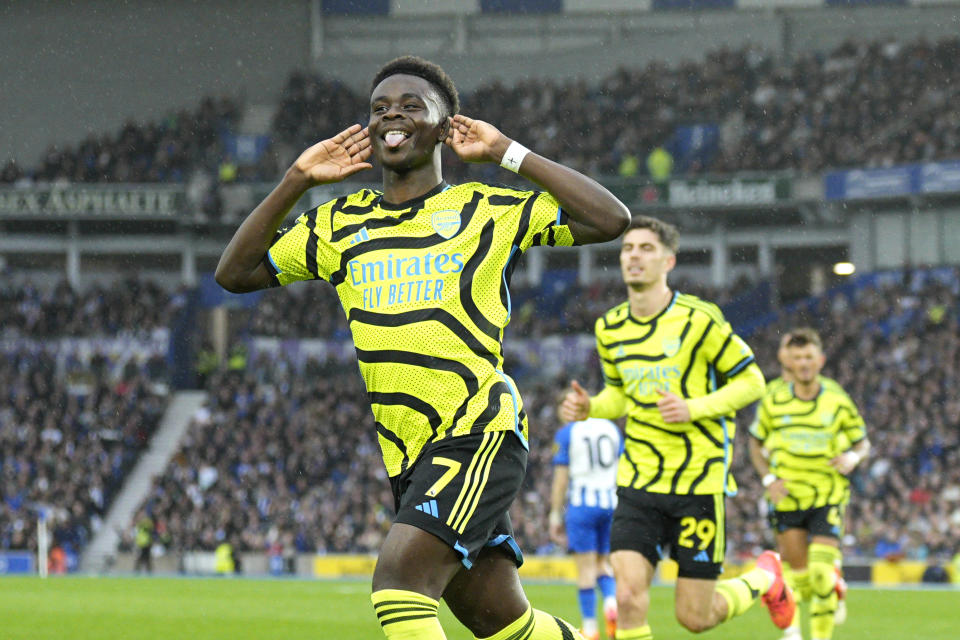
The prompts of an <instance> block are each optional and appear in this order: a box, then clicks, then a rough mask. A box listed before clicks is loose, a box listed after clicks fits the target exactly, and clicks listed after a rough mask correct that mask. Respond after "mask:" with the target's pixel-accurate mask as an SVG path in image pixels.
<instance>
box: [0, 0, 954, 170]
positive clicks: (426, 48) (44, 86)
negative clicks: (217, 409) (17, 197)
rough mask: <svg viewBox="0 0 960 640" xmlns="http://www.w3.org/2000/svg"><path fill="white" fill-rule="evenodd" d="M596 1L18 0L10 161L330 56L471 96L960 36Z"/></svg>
mask: <svg viewBox="0 0 960 640" xmlns="http://www.w3.org/2000/svg"><path fill="white" fill-rule="evenodd" d="M429 4H430V5H431V6H432V5H436V6H437V7H441V6H443V3H440V2H435V1H434V0H431V1H430V3H429ZM620 4H621V3H619V2H613V1H611V2H604V3H603V4H601V5H596V6H598V7H617V6H620ZM581 5H582V6H581ZM411 6H412V5H411ZM586 6H588V5H587V4H584V3H580V4H579V5H578V7H577V11H576V12H575V14H570V13H568V14H565V15H562V14H557V15H526V16H522V15H464V14H463V13H460V14H456V13H451V12H450V11H449V10H444V11H443V13H442V14H433V15H423V14H420V13H410V12H398V13H397V14H396V15H395V16H393V17H375V18H370V17H365V18H356V17H326V18H322V17H320V16H318V15H314V14H312V13H311V2H310V0H297V1H296V2H288V3H284V4H283V5H282V6H279V5H278V3H273V2H268V1H267V0H248V1H247V2H242V3H237V2H226V0H208V1H206V2H203V3H196V2H191V1H189V0H169V1H167V2H162V1H161V0H141V1H140V2H136V3H133V2H130V3H116V2H111V1H110V0H87V1H85V2H82V3H70V4H67V3H63V2H56V1H55V0H9V1H8V2H4V3H0V61H2V64H0V114H2V116H3V126H0V163H2V162H5V161H6V160H7V159H8V158H15V159H17V160H18V161H19V162H20V163H21V164H23V165H25V166H33V165H35V164H36V163H37V162H38V160H39V159H40V157H41V155H42V153H43V151H44V149H45V148H46V147H47V146H48V145H49V144H51V143H68V144H72V143H75V142H77V141H79V140H81V139H82V138H84V137H86V136H87V135H89V134H91V133H98V134H99V133H112V132H115V131H116V130H117V129H118V128H119V126H120V125H121V123H122V122H123V121H124V120H125V119H127V118H135V119H137V120H140V121H145V120H146V121H149V120H153V119H158V118H160V117H162V116H163V115H165V114H166V113H168V112H169V111H171V110H173V109H177V108H191V107H194V106H196V104H197V103H198V101H199V99H200V98H201V97H202V96H205V95H210V94H213V95H218V94H230V95H242V96H245V97H246V98H247V100H248V101H249V102H251V103H254V104H262V103H273V102H275V101H276V99H277V95H278V92H279V90H280V89H281V87H282V85H283V83H284V81H285V79H286V77H287V75H288V74H289V72H290V71H291V70H292V69H295V68H305V67H308V66H310V65H311V64H312V63H313V62H314V60H316V64H315V66H316V68H317V69H319V70H320V71H322V72H324V73H327V74H329V75H332V76H336V77H339V78H341V79H343V80H345V81H346V82H348V83H350V84H351V85H352V86H354V87H356V88H357V89H358V90H366V88H367V83H368V81H369V78H370V77H371V75H372V73H373V71H374V69H376V68H377V67H378V66H379V65H380V64H382V63H383V62H384V61H385V60H386V59H388V58H390V57H392V56H394V55H398V54H401V53H416V54H420V55H426V56H429V57H432V58H435V59H437V60H438V61H439V62H441V63H443V65H444V66H445V67H446V68H447V69H448V70H449V71H450V72H451V74H452V75H453V77H454V79H455V80H456V81H457V83H458V84H459V86H460V87H461V89H463V90H470V89H472V88H473V87H475V86H477V85H478V84H480V83H482V82H484V81H485V80H487V79H489V78H490V77H491V76H496V77H499V78H502V79H504V80H506V81H507V82H516V81H520V80H522V79H524V78H527V77H531V76H536V77H549V78H561V77H569V76H571V75H576V76H581V77H586V78H587V79H592V78H596V77H598V76H602V75H604V74H607V73H610V72H611V71H612V70H614V69H615V68H617V67H618V66H621V65H629V66H640V65H643V64H645V63H647V62H649V61H650V60H653V59H662V60H667V61H670V62H677V61H679V60H683V59H698V58H701V57H702V56H703V55H704V54H705V53H706V52H708V51H711V50H714V49H716V48H718V47H721V46H731V47H737V46H741V45H744V44H747V43H752V44H755V45H758V46H760V47H763V48H765V49H769V50H773V51H780V52H784V53H786V54H787V55H790V54H791V53H793V52H796V51H801V50H806V49H810V48H814V49H823V48H829V47H833V46H835V45H836V44H837V43H838V42H840V41H841V40H843V39H844V38H847V37H861V38H862V37H869V38H871V39H876V38H885V37H894V36H895V37H897V38H901V39H911V38H915V37H917V36H919V35H926V36H929V37H932V38H935V37H940V36H943V35H953V34H955V33H957V31H958V30H960V22H958V12H957V11H956V7H928V8H917V7H889V8H851V9H798V10H790V11H783V10H754V11H748V10H742V11H695V12H681V11H669V12H657V13H646V12H641V11H624V10H616V9H610V10H605V11H597V10H594V11H586V10H584V8H585V7H586ZM440 10H441V9H437V11H440Z"/></svg>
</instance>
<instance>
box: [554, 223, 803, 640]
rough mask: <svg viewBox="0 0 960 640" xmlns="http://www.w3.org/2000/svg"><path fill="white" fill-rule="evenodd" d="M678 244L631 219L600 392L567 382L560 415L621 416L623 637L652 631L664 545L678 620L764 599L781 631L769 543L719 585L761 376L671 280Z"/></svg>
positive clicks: (700, 304) (616, 561)
mask: <svg viewBox="0 0 960 640" xmlns="http://www.w3.org/2000/svg"><path fill="white" fill-rule="evenodd" d="M677 244H678V233H677V230H676V228H674V227H673V226H672V225H669V224H666V223H664V222H662V221H660V220H656V219H654V218H647V217H639V218H634V220H633V221H632V222H631V224H630V226H629V227H628V230H627V233H626V234H625V235H624V237H623V244H622V246H621V250H620V268H621V272H622V275H623V280H624V283H625V284H626V285H627V296H628V299H627V301H626V302H624V303H622V304H620V305H618V306H616V307H614V308H613V309H611V310H610V311H608V312H607V313H606V314H605V315H604V316H603V317H601V318H599V319H598V320H597V324H596V335H597V351H598V353H599V355H600V361H601V363H602V366H603V375H604V383H605V384H604V388H603V391H601V392H600V393H599V394H598V395H596V396H593V397H590V396H589V395H588V394H587V393H586V391H585V390H584V389H583V388H582V387H580V385H579V384H577V383H576V381H574V382H573V383H572V386H573V391H571V392H570V393H568V394H567V397H566V399H565V400H564V403H563V405H562V406H561V417H563V419H565V420H583V419H585V418H586V417H587V416H590V417H597V418H611V419H615V418H619V417H621V416H624V415H626V416H627V425H626V431H625V434H626V447H625V450H624V454H623V456H621V458H620V462H619V468H618V472H617V484H618V485H619V488H618V491H617V496H618V502H617V508H616V512H615V514H614V519H613V528H612V532H611V551H612V554H611V560H612V563H613V570H614V577H615V578H616V581H617V606H618V621H617V638H618V640H649V639H650V638H652V637H653V634H652V631H651V630H650V625H649V624H648V623H647V610H648V608H649V604H650V593H649V590H650V583H651V581H652V580H653V574H654V570H655V568H656V565H657V563H658V562H659V560H660V558H661V557H662V556H663V555H664V554H666V553H668V552H669V554H670V556H671V557H673V559H675V560H676V561H677V563H678V564H679V578H678V580H677V590H676V615H677V619H678V620H679V621H680V624H682V625H683V626H684V627H686V628H687V629H689V630H691V631H704V630H706V629H710V628H712V627H714V626H716V625H718V624H720V623H721V622H724V621H726V620H729V619H730V618H732V617H734V616H736V615H739V614H741V613H743V612H744V611H746V610H747V608H749V607H750V606H751V605H752V604H753V602H754V601H755V600H757V599H758V598H759V597H761V596H763V598H764V602H765V603H766V604H767V606H768V608H769V609H770V613H771V616H772V617H773V619H774V622H775V623H776V624H777V625H778V626H780V627H781V628H783V627H786V626H787V625H788V624H789V622H790V620H791V619H792V617H793V612H794V609H795V604H794V602H793V597H792V594H791V592H790V590H789V588H787V587H786V585H785V584H784V581H783V576H782V570H781V565H780V560H779V557H778V556H777V554H775V553H773V552H771V551H768V552H764V553H763V554H762V555H761V556H760V558H759V559H758V563H757V564H758V567H757V568H756V569H753V570H751V571H748V572H746V573H745V574H743V575H742V576H740V577H739V578H735V579H732V580H724V581H721V582H717V577H718V576H719V575H720V573H721V571H722V570H723V559H724V552H725V548H726V541H725V529H724V525H725V522H724V498H725V496H726V495H732V494H733V493H734V492H735V488H736V486H735V484H734V480H733V477H732V476H731V474H730V463H731V460H732V456H733V451H732V443H733V437H734V428H735V425H734V420H733V418H734V412H735V411H736V410H738V409H740V408H742V407H744V406H746V405H748V404H749V403H751V402H753V401H754V400H756V399H758V398H759V397H760V396H761V395H762V394H763V388H764V381H763V374H762V373H761V372H760V369H759V367H758V366H757V364H756V363H755V362H754V358H753V353H752V352H751V350H750V347H748V346H747V344H746V343H745V342H744V341H743V340H741V339H740V338H739V337H738V336H737V335H736V334H734V333H733V330H732V329H731V328H730V325H729V324H728V323H727V322H726V320H725V319H724V317H723V314H722V313H721V312H720V309H718V308H717V307H716V305H713V304H711V303H709V302H704V301H703V300H700V299H699V298H696V297H694V296H691V295H686V294H683V293H680V292H678V291H672V290H671V289H670V287H669V286H668V285H667V274H668V273H669V272H670V271H671V269H673V267H674V265H675V264H676V251H677Z"/></svg>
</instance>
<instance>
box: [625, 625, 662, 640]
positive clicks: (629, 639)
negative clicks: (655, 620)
mask: <svg viewBox="0 0 960 640" xmlns="http://www.w3.org/2000/svg"><path fill="white" fill-rule="evenodd" d="M616 640H653V631H651V630H650V625H648V624H645V625H643V626H642V627H634V628H633V629H617V639H616Z"/></svg>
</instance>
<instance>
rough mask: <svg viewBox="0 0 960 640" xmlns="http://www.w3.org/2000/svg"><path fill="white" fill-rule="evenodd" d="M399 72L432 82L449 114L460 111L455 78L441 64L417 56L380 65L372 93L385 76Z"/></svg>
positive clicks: (402, 57) (403, 57) (371, 86)
mask: <svg viewBox="0 0 960 640" xmlns="http://www.w3.org/2000/svg"><path fill="white" fill-rule="evenodd" d="M398 74H403V75H408V76H417V77H418V78H423V79H424V80H426V81H427V82H429V83H430V84H432V85H433V87H434V88H435V89H436V90H437V93H439V94H440V98H441V99H442V100H443V102H444V106H445V107H446V109H447V113H446V115H447V116H454V115H456V114H457V113H459V112H460V94H458V93H457V87H456V85H454V84H453V80H451V79H450V76H448V75H447V72H446V71H444V70H443V69H442V68H441V67H440V65H438V64H434V63H433V62H430V61H429V60H424V59H423V58H419V57H417V56H400V57H399V58H394V59H393V60H391V61H390V62H388V63H387V64H385V65H383V66H382V67H380V70H379V71H377V74H376V75H375V76H373V83H372V84H371V85H370V93H373V90H374V89H376V88H377V85H378V84H380V83H381V82H383V80H384V78H389V77H390V76H395V75H398Z"/></svg>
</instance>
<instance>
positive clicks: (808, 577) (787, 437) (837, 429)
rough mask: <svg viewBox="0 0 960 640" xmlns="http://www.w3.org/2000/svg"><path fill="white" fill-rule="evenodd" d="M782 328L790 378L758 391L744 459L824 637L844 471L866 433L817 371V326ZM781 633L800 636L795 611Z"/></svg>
mask: <svg viewBox="0 0 960 640" xmlns="http://www.w3.org/2000/svg"><path fill="white" fill-rule="evenodd" d="M788 335H789V336H790V337H789V339H788V340H787V342H786V345H785V354H784V358H785V360H786V363H787V365H789V371H790V376H791V378H792V382H789V383H786V384H784V385H782V386H779V387H774V388H771V389H768V390H767V392H766V394H765V395H764V397H763V401H762V402H761V403H760V408H759V409H758V411H757V419H756V422H755V423H754V425H753V426H752V427H751V430H750V435H751V436H753V437H752V438H751V439H750V445H749V446H750V461H751V462H752V463H753V466H754V468H755V469H756V470H757V473H758V474H760V477H761V478H762V479H763V486H764V487H766V490H767V495H768V497H769V499H770V503H771V506H772V509H771V512H770V523H771V526H773V529H774V534H775V535H776V539H777V548H778V549H779V550H780V553H781V554H782V555H783V558H784V562H785V563H787V564H789V566H790V567H791V569H792V572H793V581H794V584H795V585H796V590H797V593H798V594H799V596H800V598H801V599H802V600H807V601H809V602H810V629H811V636H812V638H813V640H829V638H831V637H832V635H833V627H834V623H835V614H836V611H837V608H838V601H839V599H840V598H841V596H842V595H843V592H844V591H845V585H844V584H843V583H842V577H841V575H840V573H839V567H840V566H841V560H842V557H841V554H840V548H839V547H840V544H839V542H840V537H841V535H842V534H843V514H844V511H845V509H846V506H847V503H848V502H849V500H850V482H849V481H848V480H847V477H846V476H847V475H848V474H849V473H850V472H851V471H853V469H854V468H855V467H856V466H857V464H859V463H860V461H862V460H863V459H864V458H865V457H866V456H867V454H868V453H869V451H870V441H869V440H868V439H867V434H866V430H865V427H864V423H863V419H862V418H861V417H860V412H859V411H857V407H856V405H855V404H854V403H853V401H852V400H851V399H850V397H849V396H848V395H847V394H846V392H845V391H844V390H843V389H842V388H841V387H840V385H838V384H837V383H836V382H834V381H833V380H831V379H829V378H825V377H823V376H821V375H820V371H821V370H822V369H823V365H824V363H825V362H826V358H825V356H824V355H823V350H822V346H821V340H820V336H819V334H817V332H816V331H814V330H813V329H809V328H801V329H794V330H792V331H790V333H789V334H788ZM838 586H841V588H838ZM784 637H785V638H799V637H800V625H799V619H798V617H795V618H794V620H793V621H792V622H791V625H790V626H789V627H788V628H787V632H786V634H785V636H784Z"/></svg>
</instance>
